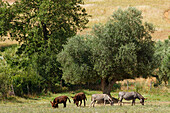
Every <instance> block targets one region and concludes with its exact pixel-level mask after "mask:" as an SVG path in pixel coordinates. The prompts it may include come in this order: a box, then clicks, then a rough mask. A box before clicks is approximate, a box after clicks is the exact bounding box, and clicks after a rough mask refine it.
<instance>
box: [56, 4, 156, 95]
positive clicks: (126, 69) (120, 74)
mask: <svg viewBox="0 0 170 113" xmlns="http://www.w3.org/2000/svg"><path fill="white" fill-rule="evenodd" d="M141 14H142V13H141V11H138V10H137V9H135V8H132V7H130V8H128V9H127V10H124V11H123V10H121V9H119V10H117V11H116V12H114V13H113V15H112V17H111V18H110V20H109V21H108V22H107V23H106V24H104V25H102V24H98V25H95V26H94V28H93V30H92V34H91V35H90V36H81V37H80V36H77V38H75V37H73V38H72V39H70V40H68V42H67V44H66V45H65V46H64V50H63V51H62V52H61V53H60V54H59V57H58V60H59V62H60V63H61V65H62V70H63V78H64V79H65V80H67V81H74V82H84V81H89V80H93V82H94V79H95V80H97V79H100V80H101V82H102V91H103V93H106V94H110V91H111V88H112V86H113V84H114V83H115V82H116V81H118V80H123V79H127V78H135V77H139V76H142V77H147V76H149V75H150V73H151V72H152V71H153V69H154V68H155V67H154V66H153V60H154V59H153V54H154V42H153V41H152V40H151V38H152V37H151V35H150V34H151V33H152V32H154V28H153V26H152V24H149V23H144V24H143V23H142V16H141ZM83 37H84V38H83Z"/></svg>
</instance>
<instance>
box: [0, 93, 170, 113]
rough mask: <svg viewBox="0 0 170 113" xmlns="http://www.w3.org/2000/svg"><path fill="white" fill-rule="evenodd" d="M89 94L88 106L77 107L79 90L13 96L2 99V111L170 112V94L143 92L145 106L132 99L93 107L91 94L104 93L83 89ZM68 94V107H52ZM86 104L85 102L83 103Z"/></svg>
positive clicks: (15, 112) (46, 112)
mask: <svg viewBox="0 0 170 113" xmlns="http://www.w3.org/2000/svg"><path fill="white" fill-rule="evenodd" d="M82 91H83V92H85V94H86V96H87V106H86V107H81V108H80V107H78V108H77V107H76V105H75V104H73V101H72V99H71V96H74V95H75V93H77V92H79V91H75V92H74V91H70V92H67V93H58V94H51V96H49V95H46V96H40V97H37V96H35V97H31V98H27V99H25V98H20V97H11V98H9V99H8V100H5V101H2V100H1V101H0V113H21V112H22V113H50V112H56V113H113V112H114V113H125V112H127V113H131V112H133V113H135V112H136V113H144V112H145V113H146V112H147V113H151V112H152V113H155V112H156V113H161V112H162V113H168V112H170V98H169V97H170V96H169V93H167V94H153V93H141V94H142V95H143V96H144V97H147V98H148V100H146V102H145V106H142V105H141V104H140V103H139V100H136V105H135V106H131V101H124V100H123V102H126V103H125V104H124V105H123V106H118V105H117V104H115V105H114V106H110V105H106V106H104V105H102V104H101V105H98V104H96V106H95V107H94V108H93V107H91V108H89V105H90V103H91V95H92V94H96V93H102V92H101V91H88V90H82ZM61 95H67V96H68V97H69V98H70V99H71V103H69V102H67V107H66V108H63V104H59V108H56V109H54V108H52V107H51V104H50V101H52V100H53V99H54V98H55V97H57V96H61ZM111 95H112V96H114V97H115V98H117V95H118V92H112V93H111ZM83 105H84V104H83Z"/></svg>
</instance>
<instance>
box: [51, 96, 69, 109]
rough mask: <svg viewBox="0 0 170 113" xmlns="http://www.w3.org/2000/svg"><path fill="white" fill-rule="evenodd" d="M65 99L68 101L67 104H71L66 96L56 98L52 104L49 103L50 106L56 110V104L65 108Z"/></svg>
mask: <svg viewBox="0 0 170 113" xmlns="http://www.w3.org/2000/svg"><path fill="white" fill-rule="evenodd" d="M67 99H68V100H69V102H70V103H71V101H70V99H69V98H68V97H67V96H59V97H56V98H55V99H54V100H53V102H51V101H50V103H51V105H52V107H53V108H58V104H60V103H63V104H64V107H66V102H67Z"/></svg>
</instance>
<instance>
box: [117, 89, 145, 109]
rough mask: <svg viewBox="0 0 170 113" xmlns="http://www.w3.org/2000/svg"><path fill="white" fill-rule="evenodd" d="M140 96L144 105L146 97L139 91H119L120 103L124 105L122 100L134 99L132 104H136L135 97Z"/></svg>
mask: <svg viewBox="0 0 170 113" xmlns="http://www.w3.org/2000/svg"><path fill="white" fill-rule="evenodd" d="M136 98H138V99H139V100H140V103H141V104H142V105H144V100H145V99H146V98H144V97H143V96H142V95H141V94H139V93H137V92H119V99H120V100H119V103H120V105H122V100H123V99H125V100H132V106H133V105H135V99H136Z"/></svg>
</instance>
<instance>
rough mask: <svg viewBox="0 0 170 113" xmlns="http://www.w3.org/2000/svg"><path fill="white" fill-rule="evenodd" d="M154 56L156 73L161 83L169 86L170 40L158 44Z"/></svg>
mask: <svg viewBox="0 0 170 113" xmlns="http://www.w3.org/2000/svg"><path fill="white" fill-rule="evenodd" d="M154 56H155V60H156V64H157V65H156V66H157V68H156V69H155V71H154V73H156V74H157V75H158V80H159V82H162V81H164V82H165V84H167V82H168V81H169V80H170V38H169V39H167V40H164V42H161V41H158V42H157V43H156V48H155V54H154Z"/></svg>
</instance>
